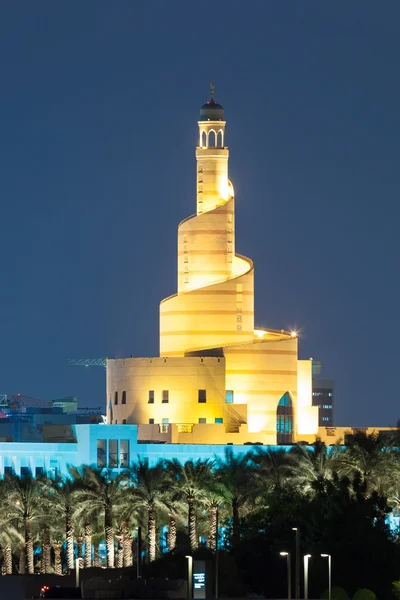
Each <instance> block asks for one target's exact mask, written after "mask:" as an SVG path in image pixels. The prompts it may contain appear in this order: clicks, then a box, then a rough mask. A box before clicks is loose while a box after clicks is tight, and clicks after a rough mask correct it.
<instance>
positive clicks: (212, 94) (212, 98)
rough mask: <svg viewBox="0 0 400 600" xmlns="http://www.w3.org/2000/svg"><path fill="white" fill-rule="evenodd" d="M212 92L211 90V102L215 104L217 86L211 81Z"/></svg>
mask: <svg viewBox="0 0 400 600" xmlns="http://www.w3.org/2000/svg"><path fill="white" fill-rule="evenodd" d="M210 90H211V102H214V90H215V85H213V82H212V81H210Z"/></svg>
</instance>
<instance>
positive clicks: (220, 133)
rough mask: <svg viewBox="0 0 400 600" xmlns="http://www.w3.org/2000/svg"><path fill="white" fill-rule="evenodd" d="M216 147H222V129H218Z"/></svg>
mask: <svg viewBox="0 0 400 600" xmlns="http://www.w3.org/2000/svg"><path fill="white" fill-rule="evenodd" d="M217 146H218V148H223V147H224V132H223V131H222V129H220V130H219V131H218V135H217Z"/></svg>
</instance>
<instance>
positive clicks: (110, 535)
mask: <svg viewBox="0 0 400 600" xmlns="http://www.w3.org/2000/svg"><path fill="white" fill-rule="evenodd" d="M104 530H105V534H106V548H107V567H108V568H109V569H113V568H114V566H115V565H114V527H113V525H112V513H111V508H110V507H109V506H107V507H106V509H105V513H104Z"/></svg>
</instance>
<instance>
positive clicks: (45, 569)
mask: <svg viewBox="0 0 400 600" xmlns="http://www.w3.org/2000/svg"><path fill="white" fill-rule="evenodd" d="M41 571H42V573H45V574H48V573H50V572H51V543H50V532H49V529H48V527H45V529H44V531H43V539H42V568H41Z"/></svg>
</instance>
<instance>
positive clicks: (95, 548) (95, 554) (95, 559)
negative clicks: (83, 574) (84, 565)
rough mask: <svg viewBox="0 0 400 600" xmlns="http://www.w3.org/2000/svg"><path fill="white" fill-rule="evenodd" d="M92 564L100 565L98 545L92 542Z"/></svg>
mask: <svg viewBox="0 0 400 600" xmlns="http://www.w3.org/2000/svg"><path fill="white" fill-rule="evenodd" d="M93 566H94V567H100V556H99V545H98V544H93Z"/></svg>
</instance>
